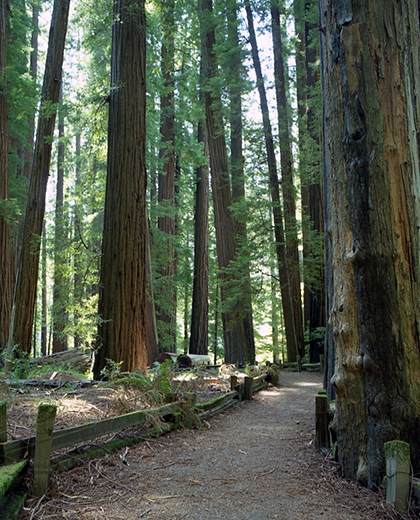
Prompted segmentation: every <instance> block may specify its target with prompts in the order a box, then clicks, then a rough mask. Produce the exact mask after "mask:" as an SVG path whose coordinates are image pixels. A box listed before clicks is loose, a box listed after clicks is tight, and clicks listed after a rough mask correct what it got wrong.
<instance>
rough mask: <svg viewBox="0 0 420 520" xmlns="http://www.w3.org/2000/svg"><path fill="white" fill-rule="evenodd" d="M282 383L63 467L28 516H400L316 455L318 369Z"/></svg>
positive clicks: (241, 519)
mask: <svg viewBox="0 0 420 520" xmlns="http://www.w3.org/2000/svg"><path fill="white" fill-rule="evenodd" d="M281 385H282V386H281V387H279V388H270V389H268V390H265V391H261V392H259V393H258V395H257V396H255V398H254V400H253V401H252V402H243V403H241V404H239V405H238V406H237V407H236V408H235V409H233V410H230V411H228V412H227V413H225V414H223V415H221V416H219V417H217V418H215V419H213V420H211V422H210V424H208V425H205V426H204V427H203V428H202V429H200V430H191V431H180V430H179V431H175V432H172V433H170V434H168V435H167V436H165V437H162V438H161V439H159V440H156V441H147V442H145V443H143V444H140V445H138V446H136V447H133V448H130V450H129V451H128V452H127V453H126V454H124V452H121V453H119V454H111V455H110V456H109V457H108V458H105V459H100V460H95V461H91V462H90V463H86V464H85V465H84V466H82V467H79V468H76V469H74V470H72V471H70V472H67V473H56V474H55V475H54V477H53V485H52V488H51V491H50V492H49V496H48V497H45V498H44V499H43V500H42V501H41V502H39V503H38V504H37V502H36V501H35V500H34V501H33V502H32V503H30V504H29V506H30V507H28V508H27V509H26V510H25V512H24V514H23V515H22V517H21V518H33V519H35V518H43V519H47V518H54V519H59V518H63V519H64V518H65V519H67V520H76V519H78V520H80V519H85V520H91V519H98V520H102V519H109V520H117V519H125V520H137V519H140V518H142V519H145V520H149V519H150V520H157V519H162V520H163V519H165V520H178V519H184V518H185V519H188V520H218V519H220V520H270V519H276V518H279V519H282V520H289V519H290V520H291V519H293V520H296V519H304V520H315V519H316V520H317V519H333V520H341V519H342V520H356V519H357V520H359V519H366V518H368V519H378V518H383V519H389V518H397V516H394V513H392V512H390V510H389V508H387V506H386V504H385V502H384V500H383V498H382V496H381V495H380V494H378V493H377V494H373V493H371V492H369V491H368V490H365V489H362V488H359V487H358V486H356V485H355V484H352V483H348V482H346V481H343V480H341V479H340V478H339V477H338V475H337V470H336V465H335V464H334V463H332V462H331V461H328V460H325V458H324V457H323V456H322V455H321V454H320V453H317V452H316V451H315V449H314V447H313V440H314V435H315V431H314V398H315V394H316V391H317V389H318V388H321V378H320V375H319V374H307V373H302V374H297V373H286V372H283V373H282V375H281Z"/></svg>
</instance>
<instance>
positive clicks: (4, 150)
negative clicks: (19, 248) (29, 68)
mask: <svg viewBox="0 0 420 520" xmlns="http://www.w3.org/2000/svg"><path fill="white" fill-rule="evenodd" d="M8 13H9V3H8V2H7V0H0V201H2V202H3V203H7V201H8V200H9V124H8V102H7V97H6V89H7V78H6V41H7V18H8V16H9V14H8ZM13 274H14V264H13V259H12V255H11V250H10V232H9V223H8V221H7V210H6V206H3V207H2V208H1V209H0V352H1V351H2V350H3V349H4V348H5V346H6V344H7V338H8V336H9V328H10V320H11V315H12V302H13V277H14V276H13Z"/></svg>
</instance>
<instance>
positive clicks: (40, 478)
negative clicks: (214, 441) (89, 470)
mask: <svg viewBox="0 0 420 520" xmlns="http://www.w3.org/2000/svg"><path fill="white" fill-rule="evenodd" d="M267 379H269V380H270V381H271V383H272V384H274V385H277V384H278V374H277V375H276V374H274V375H273V374H271V375H270V376H268V375H267V374H266V375H263V376H260V377H258V378H255V379H253V378H252V377H248V376H246V377H245V378H244V380H243V382H240V383H238V378H237V376H231V391H230V392H228V393H226V394H224V395H222V396H220V397H216V398H215V399H212V400H211V401H209V402H207V403H198V404H196V402H195V401H196V395H195V394H192V393H187V394H186V395H185V398H184V399H183V400H182V401H176V402H172V403H168V404H165V405H163V406H160V407H158V408H152V409H148V410H140V411H136V412H131V413H128V414H124V415H120V416H118V417H113V418H110V419H105V420H102V421H97V422H94V423H88V424H84V425H82V426H75V427H73V428H67V429H65V430H58V431H53V426H54V420H55V413H56V406H55V405H46V404H41V405H40V406H39V408H38V415H37V427H36V435H35V436H33V437H28V438H25V439H19V440H15V441H10V442H1V443H0V499H1V497H2V496H3V495H4V494H5V493H6V491H7V489H6V488H7V487H8V485H9V484H7V485H5V486H3V487H2V485H1V479H2V472H3V473H5V472H6V473H7V474H8V475H9V474H11V473H12V474H13V475H14V473H15V470H14V469H13V468H18V470H16V471H18V473H20V472H21V471H22V470H23V469H24V466H25V464H22V463H20V466H17V465H16V463H18V461H22V459H23V460H27V459H28V458H33V457H34V458H35V463H34V486H33V493H34V495H36V496H42V495H43V494H44V493H45V492H46V490H47V488H48V484H49V474H50V467H51V452H52V451H56V450H59V449H61V448H69V447H71V446H75V445H77V444H80V443H84V442H87V441H90V440H92V439H95V438H98V437H102V436H104V435H108V434H111V433H117V432H120V431H122V430H124V429H126V428H129V427H133V426H139V425H145V426H146V427H147V434H145V435H141V436H137V437H131V438H129V439H124V440H119V441H117V442H115V441H114V442H113V443H112V446H111V445H110V443H109V442H108V443H104V448H103V450H104V451H105V450H106V452H109V451H110V449H117V448H121V447H124V446H127V445H131V444H134V443H135V442H138V441H139V440H140V439H141V438H145V437H150V436H152V435H161V434H162V433H165V432H167V431H170V430H172V429H175V428H178V427H180V426H182V427H184V428H192V427H193V426H195V425H197V426H199V425H200V424H201V423H202V421H204V420H207V419H208V418H210V417H212V416H213V415H216V414H219V413H221V412H223V411H224V410H226V409H228V408H230V407H231V406H234V405H235V404H237V403H238V402H239V401H241V400H242V399H244V400H249V399H252V394H253V393H254V392H256V391H258V390H260V389H262V388H265V387H267V385H268V381H267ZM171 398H172V399H173V398H174V396H171V395H170V396H169V400H172V399H171ZM6 413H7V410H6V405H5V403H4V402H1V403H0V440H3V441H4V440H5V437H6V435H5V429H6V424H7V421H6ZM150 425H154V426H150ZM97 453H98V449H96V451H95V456H96V455H97ZM89 455H90V454H89V450H86V453H84V456H80V454H79V455H78V457H77V458H79V459H81V458H87V457H89ZM74 458H75V457H74V456H73V457H72V459H74ZM68 461H69V455H62V456H60V457H58V458H56V459H53V462H56V463H57V464H58V465H64V466H68V464H69V462H68ZM5 464H7V465H8V466H4V465H5ZM1 465H3V467H1ZM11 465H14V466H13V467H12V466H11ZM15 477H16V475H15V476H14V477H13V479H14V478H15ZM13 479H12V480H13ZM6 480H7V479H6ZM9 480H10V479H9ZM7 482H9V481H8V480H7Z"/></svg>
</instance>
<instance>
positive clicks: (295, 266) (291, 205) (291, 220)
mask: <svg viewBox="0 0 420 520" xmlns="http://www.w3.org/2000/svg"><path fill="white" fill-rule="evenodd" d="M271 27H272V33H273V53H274V79H275V86H276V100H277V118H278V124H279V143H280V165H281V187H282V194H283V211H284V223H285V238H286V253H287V262H288V271H289V282H290V294H291V297H292V305H293V318H294V320H295V334H296V343H297V349H298V353H299V354H300V355H301V356H302V357H303V356H304V354H305V344H304V339H303V316H302V298H301V290H300V266H299V252H298V245H299V243H298V234H297V231H298V230H297V220H296V202H295V197H296V193H295V187H294V184H293V155H292V147H291V135H290V129H289V126H290V125H289V107H288V101H287V90H288V85H287V82H288V79H287V76H286V74H285V70H284V61H283V44H282V38H281V28H280V11H279V7H278V3H277V0H272V1H271Z"/></svg>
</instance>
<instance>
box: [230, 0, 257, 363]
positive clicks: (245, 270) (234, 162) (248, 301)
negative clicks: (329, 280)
mask: <svg viewBox="0 0 420 520" xmlns="http://www.w3.org/2000/svg"><path fill="white" fill-rule="evenodd" d="M237 10H238V6H237V2H236V0H229V1H228V3H227V22H228V45H229V52H230V53H231V56H230V59H229V60H228V74H229V78H230V84H229V100H230V154H231V157H230V164H231V177H232V203H233V204H236V205H237V206H238V207H237V208H236V210H235V212H234V218H235V223H236V229H237V233H238V252H237V257H238V259H239V261H238V262H237V266H238V267H237V268H238V271H239V273H238V274H239V275H240V292H239V294H240V299H241V305H242V307H243V308H242V311H241V314H242V315H243V321H244V329H245V333H246V339H247V349H248V351H249V352H250V362H251V363H252V364H253V363H254V362H255V341H254V323H253V316H252V291H251V277H250V272H249V255H248V253H247V252H246V245H247V230H246V222H245V219H244V218H243V215H242V213H243V211H244V205H245V176H244V156H243V139H242V134H243V125H242V91H243V81H242V78H243V76H244V74H245V73H244V67H243V64H242V48H241V46H240V42H239V34H238V15H237Z"/></svg>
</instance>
